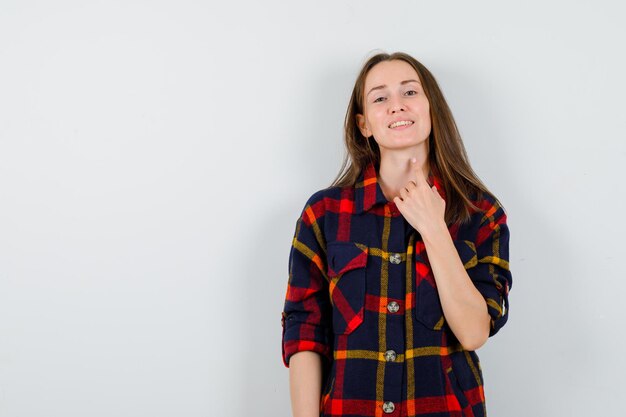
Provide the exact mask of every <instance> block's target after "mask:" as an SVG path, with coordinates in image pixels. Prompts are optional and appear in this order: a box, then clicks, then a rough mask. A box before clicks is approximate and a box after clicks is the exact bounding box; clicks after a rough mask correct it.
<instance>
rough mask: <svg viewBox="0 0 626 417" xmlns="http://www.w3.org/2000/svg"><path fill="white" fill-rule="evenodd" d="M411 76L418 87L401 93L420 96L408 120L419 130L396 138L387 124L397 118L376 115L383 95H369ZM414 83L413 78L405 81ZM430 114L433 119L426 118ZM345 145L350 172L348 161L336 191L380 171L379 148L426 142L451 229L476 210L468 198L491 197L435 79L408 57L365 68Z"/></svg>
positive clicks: (378, 59) (387, 57)
mask: <svg viewBox="0 0 626 417" xmlns="http://www.w3.org/2000/svg"><path fill="white" fill-rule="evenodd" d="M394 74H395V75H394ZM370 75H371V77H370ZM409 75H417V77H418V80H415V81H418V82H410V83H407V84H406V87H407V88H406V89H404V87H403V89H402V91H401V92H402V93H403V94H404V93H408V92H409V91H410V90H417V93H418V94H417V95H416V96H415V97H416V98H415V99H413V98H412V99H411V100H410V101H409V103H411V104H410V106H411V112H409V113H410V115H411V117H408V119H411V121H414V122H419V126H411V128H410V129H408V128H407V129H405V130H406V134H404V133H402V132H401V131H394V132H392V129H390V128H389V125H388V123H387V121H388V120H395V119H394V118H393V117H392V118H391V119H389V115H388V114H387V116H384V117H383V116H381V113H376V105H377V104H376V103H379V102H380V101H378V102H376V103H374V100H376V99H377V98H379V97H374V96H375V95H376V92H381V90H382V89H380V90H379V89H376V90H375V91H374V93H371V92H370V91H369V90H371V88H372V87H380V84H379V83H377V82H376V81H377V80H378V79H383V78H384V79H393V80H395V79H400V78H405V77H409ZM398 77H400V78H398ZM412 78H414V77H410V78H406V79H405V80H403V81H406V80H411V79H412ZM419 93H422V94H421V101H418V99H417V97H419V96H420V94H419ZM383 95H384V94H383ZM369 99H372V100H369ZM382 100H384V98H383V99H382ZM398 114H406V113H398ZM426 114H428V115H429V118H428V117H424V116H426ZM396 118H398V117H396ZM399 118H402V117H399ZM427 119H429V120H427ZM409 132H410V134H409ZM402 135H404V138H403V139H402V140H404V141H413V142H411V143H409V142H404V143H403V142H402V141H400V142H398V141H397V140H392V139H398V137H400V136H402ZM344 139H345V144H346V148H347V150H348V155H346V158H345V159H344V163H343V166H342V169H341V170H340V172H341V171H343V170H344V168H345V167H346V165H347V162H348V158H349V159H350V161H351V165H350V167H349V168H348V169H347V171H345V172H344V173H343V174H340V175H338V177H337V178H336V179H335V181H334V182H333V184H332V185H336V186H346V185H354V183H355V182H356V179H357V178H358V176H359V174H360V173H361V170H362V169H363V168H364V167H365V166H366V165H367V164H368V163H369V162H372V163H374V165H375V166H376V169H377V170H378V169H379V166H380V147H379V145H378V143H377V142H380V143H381V144H383V146H384V144H389V145H392V144H396V145H398V144H399V145H398V146H406V145H407V144H408V145H411V144H419V143H421V142H424V146H425V149H426V150H427V153H428V161H429V166H430V168H431V170H433V171H434V172H436V173H437V174H438V175H439V176H440V177H441V179H442V183H443V185H444V188H445V190H444V192H445V194H446V196H447V199H446V200H447V201H446V221H448V222H449V223H450V222H454V221H458V220H466V219H468V218H469V212H470V210H472V209H477V208H476V207H475V206H474V205H473V204H472V203H471V201H470V199H469V197H470V194H471V193H472V192H473V191H474V192H477V193H478V195H480V193H481V192H489V191H488V189H487V188H486V187H485V186H484V184H483V183H482V182H481V181H480V179H479V178H478V176H477V175H476V174H475V173H474V171H473V170H472V168H471V166H470V164H469V160H468V158H467V153H466V151H465V147H464V146H463V142H462V140H461V136H460V134H459V131H458V129H457V126H456V123H455V121H454V117H453V116H452V112H451V111H450V108H449V107H448V104H447V102H446V100H445V98H444V95H443V93H442V91H441V89H440V88H439V85H438V84H437V81H436V80H435V77H434V76H433V75H432V74H431V72H430V71H429V70H428V69H427V68H426V67H425V66H424V65H422V64H421V63H420V62H419V61H418V60H416V59H415V58H413V57H412V56H410V55H408V54H406V53H403V52H395V53H392V54H387V53H378V54H376V55H374V56H372V57H371V58H369V59H368V60H367V61H366V62H365V64H364V65H363V66H362V68H361V70H360V72H359V74H358V76H357V78H356V81H355V84H354V88H353V90H352V95H351V97H350V102H349V104H348V109H347V112H346V116H345V122H344Z"/></svg>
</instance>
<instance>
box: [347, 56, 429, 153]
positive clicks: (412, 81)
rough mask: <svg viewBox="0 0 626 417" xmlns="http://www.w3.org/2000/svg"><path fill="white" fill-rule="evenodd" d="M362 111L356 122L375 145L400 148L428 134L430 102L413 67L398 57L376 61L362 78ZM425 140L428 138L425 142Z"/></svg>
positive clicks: (416, 144) (424, 137)
mask: <svg viewBox="0 0 626 417" xmlns="http://www.w3.org/2000/svg"><path fill="white" fill-rule="evenodd" d="M364 94H365V96H364V101H363V103H364V104H363V108H364V111H363V112H364V114H358V115H357V123H358V125H359V129H360V130H361V133H362V134H363V136H365V137H369V136H371V135H374V139H375V140H376V143H378V146H379V147H380V148H381V152H382V150H383V148H386V149H401V148H407V147H415V146H418V145H421V146H423V145H424V142H425V141H427V140H428V136H429V135H430V129H431V122H430V110H429V109H430V106H429V103H428V99H427V98H426V95H425V94H424V90H423V88H422V85H421V83H420V79H419V77H418V75H417V72H415V69H413V67H412V66H411V65H409V64H408V63H407V62H404V61H401V60H393V61H383V62H380V63H378V64H376V65H375V66H374V67H372V69H371V70H370V71H369V73H368V74H367V77H366V78H365V89H364ZM425 143H426V144H427V142H425Z"/></svg>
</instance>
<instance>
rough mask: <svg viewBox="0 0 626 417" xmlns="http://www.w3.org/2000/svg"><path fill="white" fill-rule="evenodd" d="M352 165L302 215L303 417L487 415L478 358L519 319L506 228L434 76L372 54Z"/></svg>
mask: <svg viewBox="0 0 626 417" xmlns="http://www.w3.org/2000/svg"><path fill="white" fill-rule="evenodd" d="M345 141H346V146H347V149H348V154H349V159H350V161H351V165H350V166H349V167H348V169H347V170H345V171H344V169H345V168H346V163H347V160H344V163H343V166H342V171H344V173H343V175H341V176H338V178H337V179H336V180H335V181H334V183H333V184H332V185H331V186H330V187H329V188H326V189H323V190H319V191H317V192H315V193H314V194H313V195H312V196H311V197H310V198H309V200H308V201H307V202H306V204H305V206H304V209H303V210H302V213H301V216H300V217H299V219H298V220H297V223H296V230H295V235H294V238H293V245H292V248H291V252H290V255H289V282H288V286H287V293H286V297H285V304H284V309H283V312H282V326H283V340H282V349H283V362H284V364H285V366H287V367H289V368H290V391H291V403H292V409H293V414H294V417H314V416H344V415H345V416H351V417H356V416H364V417H365V416H368V417H370V416H372V417H373V416H416V415H420V416H439V417H441V416H475V417H477V416H485V415H486V409H485V396H484V392H483V376H482V372H481V367H480V363H479V359H478V356H477V354H476V352H475V350H476V349H478V348H479V347H480V346H482V345H483V344H484V343H485V342H486V341H487V339H488V338H489V337H490V336H492V335H494V334H495V333H496V332H497V331H498V330H499V329H500V328H501V327H502V326H503V325H504V324H505V323H506V321H507V318H508V293H509V289H510V287H511V285H512V278H511V272H510V270H509V263H508V257H509V254H508V242H509V230H508V227H507V225H506V214H505V212H504V209H503V207H502V205H501V204H500V202H499V201H498V199H497V198H496V197H495V196H494V195H493V194H492V193H491V192H489V190H488V189H487V188H486V187H485V185H484V184H483V183H482V182H481V181H480V180H479V178H478V177H477V176H476V174H475V173H474V171H473V170H472V168H471V167H470V164H469V161H468V158H467V155H466V152H465V148H464V146H463V142H462V141H461V137H460V135H459V132H458V130H457V127H456V124H455V122H454V119H453V117H452V113H451V112H450V109H449V108H448V105H447V104H446V101H445V99H444V97H443V94H442V92H441V90H440V89H439V86H438V85H437V82H436V81H435V78H434V77H433V76H432V74H431V73H430V72H429V71H428V70H427V69H426V68H425V67H424V66H423V65H422V64H421V63H419V62H418V61H417V60H415V59H414V58H413V57H411V56H409V55H407V54H405V53H399V52H397V53H394V54H385V53H381V54H378V55H375V56H373V57H371V58H370V59H369V60H368V61H367V62H366V63H365V65H364V66H363V68H362V69H361V72H360V74H359V76H358V78H357V80H356V83H355V86H354V89H353V92H352V97H351V100H350V104H349V106H348V111H347V114H346V119H345Z"/></svg>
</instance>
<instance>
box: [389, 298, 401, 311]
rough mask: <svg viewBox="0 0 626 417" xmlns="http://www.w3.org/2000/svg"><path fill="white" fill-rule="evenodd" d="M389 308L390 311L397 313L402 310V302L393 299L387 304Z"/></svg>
mask: <svg viewBox="0 0 626 417" xmlns="http://www.w3.org/2000/svg"><path fill="white" fill-rule="evenodd" d="M387 310H389V312H390V313H395V312H397V311H398V310H400V304H398V303H397V302H395V301H391V302H389V304H387Z"/></svg>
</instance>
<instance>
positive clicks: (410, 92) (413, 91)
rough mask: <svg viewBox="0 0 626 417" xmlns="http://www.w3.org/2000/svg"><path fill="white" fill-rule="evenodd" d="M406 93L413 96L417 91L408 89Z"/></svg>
mask: <svg viewBox="0 0 626 417" xmlns="http://www.w3.org/2000/svg"><path fill="white" fill-rule="evenodd" d="M406 94H407V95H409V96H414V95H415V94H417V91H415V90H409V91H407V92H406Z"/></svg>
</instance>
